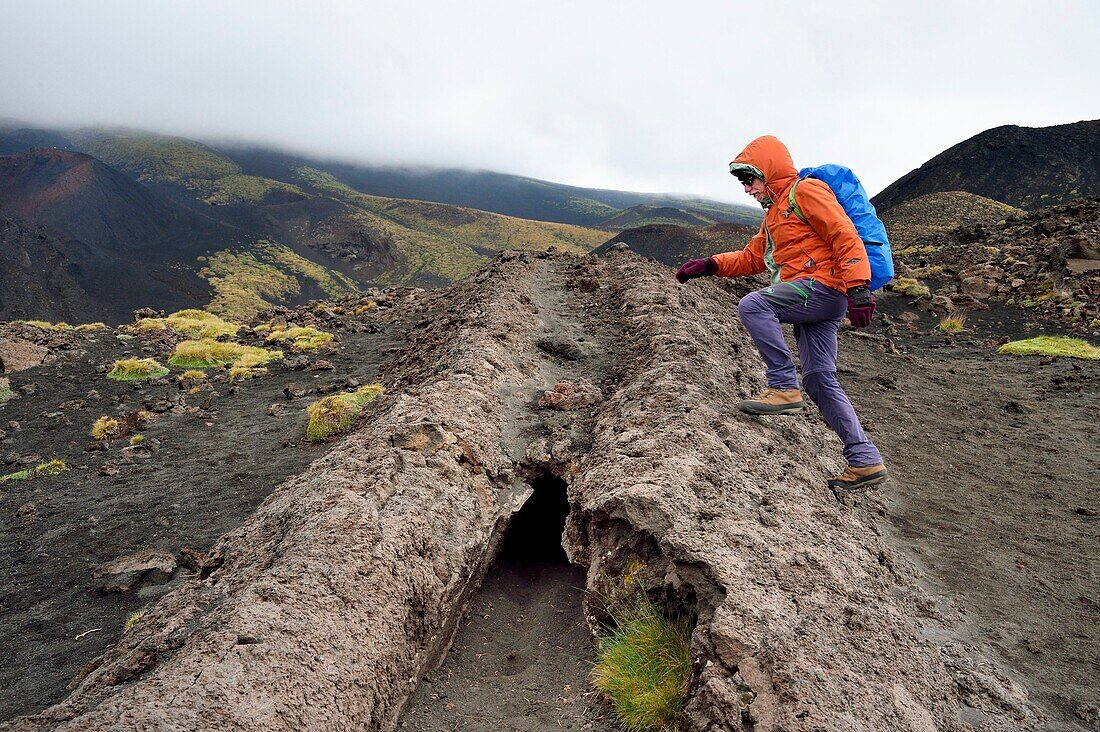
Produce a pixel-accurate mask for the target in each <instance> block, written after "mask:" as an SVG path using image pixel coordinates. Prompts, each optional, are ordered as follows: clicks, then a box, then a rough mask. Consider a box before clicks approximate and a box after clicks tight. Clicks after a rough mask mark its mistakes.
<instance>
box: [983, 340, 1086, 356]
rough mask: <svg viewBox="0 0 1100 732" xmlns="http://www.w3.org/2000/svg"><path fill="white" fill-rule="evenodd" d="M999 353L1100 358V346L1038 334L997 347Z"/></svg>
mask: <svg viewBox="0 0 1100 732" xmlns="http://www.w3.org/2000/svg"><path fill="white" fill-rule="evenodd" d="M997 353H1005V354H1009V355H1012V356H1061V357H1064V358H1085V359H1089V360H1090V361H1097V360H1100V348H1098V347H1096V346H1094V345H1092V344H1091V343H1089V342H1087V341H1083V340H1081V339H1080V338H1067V337H1065V336H1038V337H1037V338H1026V339H1024V340H1022V341H1012V342H1011V343H1006V344H1004V345H1003V346H1001V347H1000V348H998V349H997Z"/></svg>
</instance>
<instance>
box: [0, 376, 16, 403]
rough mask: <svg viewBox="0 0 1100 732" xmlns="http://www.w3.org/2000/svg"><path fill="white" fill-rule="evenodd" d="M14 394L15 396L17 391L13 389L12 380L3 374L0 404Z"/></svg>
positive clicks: (0, 377)
mask: <svg viewBox="0 0 1100 732" xmlns="http://www.w3.org/2000/svg"><path fill="white" fill-rule="evenodd" d="M13 396H15V392H14V391H12V390H11V382H10V381H8V380H7V379H5V378H4V377H3V376H0V404H3V403H4V402H6V401H7V400H9V399H11V398H12V397H13Z"/></svg>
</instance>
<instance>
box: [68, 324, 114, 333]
mask: <svg viewBox="0 0 1100 732" xmlns="http://www.w3.org/2000/svg"><path fill="white" fill-rule="evenodd" d="M106 329H107V324H106V323H100V322H98V321H97V322H95V323H83V324H81V325H78V326H76V327H75V328H73V330H75V331H77V332H78V333H89V332H91V331H95V330H106Z"/></svg>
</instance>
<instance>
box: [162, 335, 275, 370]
mask: <svg viewBox="0 0 1100 732" xmlns="http://www.w3.org/2000/svg"><path fill="white" fill-rule="evenodd" d="M282 357H283V352H282V351H269V350H268V349H266V348H260V347H258V346H242V345H241V344H240V343H226V342H222V341H215V340H211V339H209V338H203V339H200V340H190V341H180V342H179V343H177V344H176V350H175V351H173V352H172V355H171V356H170V357H169V358H168V363H170V364H172V365H173V366H178V367H180V368H185V369H209V368H214V367H215V366H225V365H228V364H233V365H235V366H245V367H246V368H248V367H256V366H259V365H261V364H265V363H268V362H270V361H276V360H278V359H280V358H282Z"/></svg>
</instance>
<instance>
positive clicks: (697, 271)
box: [676, 257, 718, 285]
mask: <svg viewBox="0 0 1100 732" xmlns="http://www.w3.org/2000/svg"><path fill="white" fill-rule="evenodd" d="M717 271H718V263H717V262H715V261H714V259H713V258H711V257H707V258H705V259H689V260H688V261H686V262H684V263H683V264H681V265H680V269H678V270H676V281H677V282H679V283H680V284H681V285H682V284H684V283H685V282H687V281H688V280H693V279H695V278H696V277H703V276H705V275H712V274H714V273H715V272H717Z"/></svg>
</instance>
